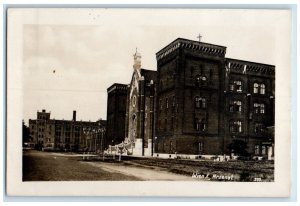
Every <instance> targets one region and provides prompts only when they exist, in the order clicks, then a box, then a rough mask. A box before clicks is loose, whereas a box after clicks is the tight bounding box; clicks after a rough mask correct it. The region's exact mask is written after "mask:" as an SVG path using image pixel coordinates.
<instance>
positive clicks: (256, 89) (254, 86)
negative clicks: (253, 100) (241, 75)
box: [253, 83, 258, 94]
mask: <svg viewBox="0 0 300 206" xmlns="http://www.w3.org/2000/svg"><path fill="white" fill-rule="evenodd" d="M253 93H254V94H257V93H258V84H257V83H254V85H253Z"/></svg>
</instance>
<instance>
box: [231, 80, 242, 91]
mask: <svg viewBox="0 0 300 206" xmlns="http://www.w3.org/2000/svg"><path fill="white" fill-rule="evenodd" d="M229 91H236V92H242V91H243V90H242V81H240V80H233V81H230V82H229Z"/></svg>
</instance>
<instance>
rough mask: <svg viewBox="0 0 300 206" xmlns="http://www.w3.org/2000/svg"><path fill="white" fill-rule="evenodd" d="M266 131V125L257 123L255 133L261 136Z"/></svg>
mask: <svg viewBox="0 0 300 206" xmlns="http://www.w3.org/2000/svg"><path fill="white" fill-rule="evenodd" d="M264 131H265V125H264V124H262V123H256V124H255V126H254V132H255V133H257V134H259V133H263V132H264Z"/></svg>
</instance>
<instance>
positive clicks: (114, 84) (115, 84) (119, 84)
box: [106, 83, 128, 91]
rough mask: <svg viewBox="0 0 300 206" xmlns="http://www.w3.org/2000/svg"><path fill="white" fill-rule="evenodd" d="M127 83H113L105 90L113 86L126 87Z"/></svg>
mask: <svg viewBox="0 0 300 206" xmlns="http://www.w3.org/2000/svg"><path fill="white" fill-rule="evenodd" d="M127 85H128V84H121V83H113V84H112V85H111V86H110V87H108V88H107V89H106V90H107V91H108V90H110V89H111V88H112V87H114V86H126V87H127Z"/></svg>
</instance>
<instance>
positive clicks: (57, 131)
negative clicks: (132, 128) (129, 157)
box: [29, 110, 106, 152]
mask: <svg viewBox="0 0 300 206" xmlns="http://www.w3.org/2000/svg"><path fill="white" fill-rule="evenodd" d="M29 130H30V136H31V137H32V139H33V142H34V143H35V145H36V148H37V149H40V150H42V149H43V150H56V151H90V152H92V151H93V152H100V151H103V149H104V139H105V131H106V121H105V120H98V121H96V122H91V121H76V111H73V118H72V120H56V119H51V118H50V112H46V110H42V111H41V112H39V111H38V112H37V119H29Z"/></svg>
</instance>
